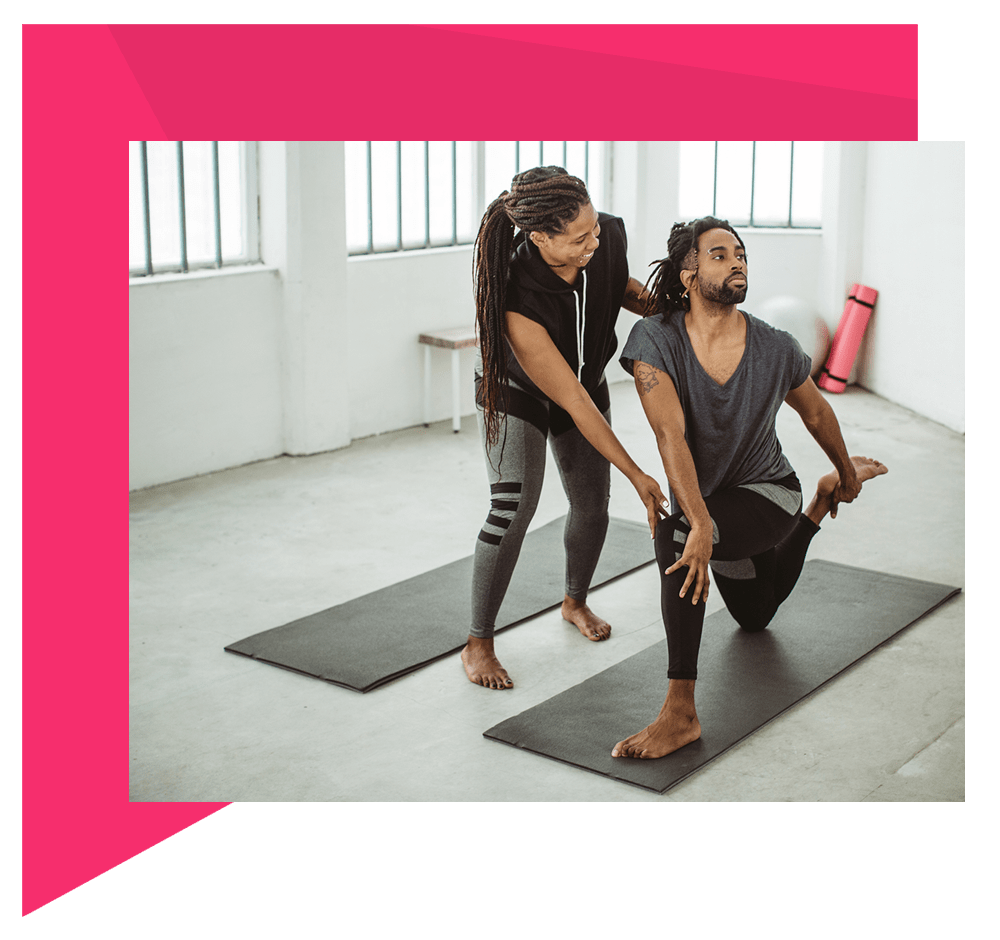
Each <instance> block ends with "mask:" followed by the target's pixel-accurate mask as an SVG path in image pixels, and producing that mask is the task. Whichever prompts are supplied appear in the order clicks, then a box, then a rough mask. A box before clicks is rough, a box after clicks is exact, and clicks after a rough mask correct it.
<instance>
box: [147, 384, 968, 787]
mask: <svg viewBox="0 0 1000 940" xmlns="http://www.w3.org/2000/svg"><path fill="white" fill-rule="evenodd" d="M829 398H830V400H831V402H832V403H833V405H834V408H835V410H836V411H837V414H838V416H839V418H840V421H841V425H842V427H843V430H844V437H845V439H846V441H847V444H848V449H849V450H850V451H851V452H852V453H861V454H866V455H868V456H872V457H877V458H878V459H880V460H882V461H883V462H884V463H886V464H887V465H888V466H889V467H890V473H889V475H888V476H886V477H883V478H880V479H878V480H876V481H873V482H872V483H871V484H869V485H868V486H866V487H865V490H864V492H863V494H862V496H861V497H860V499H859V500H858V501H857V502H855V503H854V504H853V505H850V506H846V507H844V508H843V510H842V512H841V513H840V516H839V518H838V519H836V520H832V521H831V520H827V522H826V524H825V525H824V527H823V530H822V532H821V533H820V534H819V535H818V536H817V537H816V539H815V540H814V541H813V544H812V548H811V551H810V557H811V558H826V559H829V560H831V561H839V562H844V563H847V564H854V565H863V566H865V567H869V568H873V569H878V570H882V571H887V572H893V573H897V574H901V575H907V576H910V577H915V578H923V579H927V580H931V581H937V582H943V583H947V584H954V585H960V586H964V583H965V582H964V576H965V575H964V568H965V566H964V538H965V533H964V468H965V463H964V444H965V441H964V436H963V435H961V434H957V433H955V432H952V431H949V430H948V429H946V428H944V427H942V426H940V425H938V424H935V423H934V422H932V421H928V420H926V419H923V418H920V417H918V416H916V415H914V414H912V413H911V412H909V411H907V410H905V409H903V408H900V407H898V406H895V405H893V404H890V403H888V402H886V401H884V400H883V399H880V398H878V397H876V396H874V395H871V394H869V393H868V392H865V391H862V390H860V389H857V388H854V387H852V388H850V389H849V390H848V391H847V392H846V393H845V394H843V395H837V396H833V395H831V396H829ZM612 410H613V414H614V419H613V423H614V426H615V430H616V432H617V433H618V435H619V437H620V438H621V440H622V441H623V443H624V444H625V447H626V448H627V449H628V450H629V452H630V453H631V454H632V456H633V457H634V458H635V460H636V462H637V463H639V465H640V466H642V467H643V468H644V469H646V470H647V471H648V472H650V473H652V474H654V475H655V476H657V477H658V479H660V480H661V484H665V480H664V477H663V473H662V468H661V466H660V464H659V460H658V457H657V454H656V450H655V446H654V443H653V440H652V435H651V433H650V432H649V429H648V426H647V425H646V423H645V419H644V417H643V415H642V412H641V408H640V406H639V404H638V400H637V399H636V396H635V392H634V390H633V388H632V386H631V384H630V383H628V384H618V385H614V386H612ZM778 431H779V436H780V438H781V441H782V445H783V447H784V449H785V451H786V453H787V454H788V455H789V458H790V459H791V461H792V463H793V465H794V466H795V468H796V470H797V472H798V474H799V477H800V479H801V480H802V481H803V488H804V489H805V488H806V487H808V486H810V485H812V484H814V482H815V480H816V479H817V478H818V477H819V476H820V475H821V474H822V473H824V472H826V470H827V469H828V462H827V460H826V458H825V457H824V455H823V454H822V452H821V451H820V449H819V447H818V446H817V445H816V444H815V443H814V442H813V441H812V439H811V438H810V437H809V436H808V434H807V433H806V432H805V431H804V429H803V428H802V426H801V423H800V422H799V421H798V418H797V417H796V416H795V414H794V413H793V412H792V411H791V410H790V409H787V408H785V409H782V413H781V415H780V416H779V423H778ZM612 474H613V476H612V498H611V512H612V515H616V516H619V517H623V518H628V519H634V520H637V521H642V520H643V519H644V511H643V509H642V506H641V504H640V503H639V501H638V499H637V498H636V497H635V494H634V491H633V490H632V488H631V487H630V486H629V484H628V482H627V481H626V480H625V479H624V477H622V476H621V475H620V474H617V472H616V471H612ZM928 480H934V481H937V482H938V484H940V481H949V483H948V488H947V489H945V490H942V489H941V488H940V486H937V487H936V490H935V496H934V498H933V499H930V498H929V494H928V489H927V481H928ZM486 506H487V488H486V476H485V471H484V469H483V466H482V458H481V453H480V446H479V441H478V437H477V435H476V430H475V420H474V418H472V417H469V418H466V419H464V420H463V424H462V432H461V433H460V434H453V433H452V431H451V422H450V421H442V422H438V423H436V424H434V425H432V426H431V427H429V428H423V427H416V428H410V429H407V430H404V431H397V432H393V433H390V434H385V435H381V436H378V437H373V438H367V439H364V440H360V441H357V442H355V443H354V444H352V445H351V446H350V447H348V448H345V449H343V450H339V451H334V452H330V453H326V454H320V455H316V456H312V457H305V458H288V457H282V458H277V459H274V460H269V461H265V462H261V463H256V464H251V465H248V466H245V467H239V468H236V469H233V470H226V471H222V472H219V473H214V474H211V475H208V476H204V477H198V478H194V479H190V480H184V481H181V482H178V483H170V484H166V485H163V486H158V487H153V488H150V489H147V490H141V491H138V492H135V493H133V494H131V498H130V517H131V643H130V684H131V696H130V724H131V754H130V768H131V773H130V789H129V793H130V798H131V799H132V800H140V801H145V800H149V801H163V800H183V801H366V802H368V801H629V802H650V801H668V802H721V801H726V802H735V801H753V802H789V801H801V802H827V801H836V802H858V801H860V802H903V801H905V802H915V801H916V802H926V801H945V802H955V801H964V799H965V732H964V727H965V726H964V715H965V693H964V685H965V683H964V627H965V617H964V613H965V597H964V594H962V595H960V596H959V597H957V598H955V599H953V600H951V601H949V602H947V603H946V604H945V605H944V606H943V607H942V608H940V609H939V610H937V611H935V612H934V613H932V614H930V615H928V616H926V617H925V618H923V619H922V620H920V621H919V622H918V623H916V624H915V625H913V626H912V627H910V628H908V629H907V630H906V631H904V633H903V634H902V635H901V636H899V637H897V638H896V639H894V640H892V641H891V642H889V643H887V644H886V645H885V646H883V647H881V648H879V649H877V650H875V651H874V652H873V653H871V654H870V655H869V656H867V657H866V658H865V659H864V660H862V661H861V662H860V663H857V664H856V665H855V666H853V667H851V668H850V669H849V670H847V671H846V672H845V673H844V674H842V675H841V676H839V677H838V678H836V679H835V680H833V681H832V682H830V683H829V684H827V685H826V686H825V687H823V688H822V689H821V690H819V691H818V692H815V693H813V694H812V695H811V696H810V697H808V698H807V699H806V700H805V701H803V702H801V703H799V704H798V705H797V706H795V707H794V708H792V709H790V710H789V711H788V712H786V713H785V714H783V715H781V716H780V717H779V718H777V719H776V720H774V721H772V722H771V723H770V724H768V725H767V726H766V727H764V728H762V729H761V730H759V731H758V732H756V733H755V734H753V735H751V736H750V737H749V738H748V739H746V740H745V741H743V742H742V743H740V744H739V745H737V746H736V747H734V748H732V749H731V750H730V751H728V752H727V753H725V754H724V755H722V756H721V757H720V758H718V759H717V760H715V761H714V762H712V763H711V764H709V765H708V766H706V767H705V768H704V769H702V770H701V771H699V772H698V773H696V774H694V775H693V776H692V777H690V778H688V779H687V780H686V781H684V782H683V783H681V784H679V785H678V786H677V787H675V788H674V789H672V790H669V791H668V792H667V793H666V794H664V795H663V796H658V795H656V794H653V793H649V792H647V791H644V790H640V789H638V788H635V787H631V786H629V785H627V784H623V783H620V782H616V781H612V780H609V779H606V778H604V777H600V776H597V775H595V774H591V773H587V772H585V771H581V770H577V769H574V768H572V767H570V766H567V765H564V764H560V763H557V762H556V761H552V760H547V759H545V758H543V757H539V756H537V755H533V754H529V753H526V752H523V751H519V750H516V749H514V748H511V747H507V746H505V745H502V744H499V743H497V742H493V741H489V740H487V739H485V738H484V737H483V736H482V732H483V731H484V730H486V729H487V728H489V727H491V726H492V725H494V724H496V723H497V722H498V721H501V720H502V719H504V718H507V717H509V716H511V715H514V714H517V713H519V712H521V711H523V710H525V709H527V708H529V707H531V706H532V705H535V704H537V703H538V702H541V701H544V700H545V699H547V698H549V697H551V696H552V695H554V694H556V693H558V692H560V691H562V690H563V689H566V688H569V687H570V686H572V685H575V684H576V683H578V682H580V681H582V680H583V679H585V678H587V677H588V676H591V675H594V674H595V673H597V672H600V671H601V670H603V669H605V668H607V667H608V666H610V665H612V664H614V663H616V662H619V661H620V660H622V659H625V658H627V657H628V656H631V655H632V654H633V653H635V652H637V651H638V650H640V649H644V648H646V647H647V646H650V645H652V644H654V643H656V642H658V641H659V640H660V639H662V637H663V627H662V624H661V621H660V616H659V599H658V583H657V578H656V574H655V572H654V570H653V568H652V567H646V568H644V569H642V570H640V571H638V572H636V573H634V574H632V575H629V576H627V577H624V578H622V579H620V580H618V581H617V582H614V583H613V584H610V585H608V586H606V587H604V588H600V589H598V590H595V591H593V592H592V594H591V598H590V603H591V606H592V607H593V608H594V609H595V610H596V611H598V612H599V613H600V614H602V615H603V616H605V617H606V618H607V619H608V620H609V621H610V622H611V623H612V625H613V627H614V633H613V635H612V638H611V639H610V640H609V641H607V642H605V643H591V642H588V641H585V640H584V639H583V638H581V637H580V636H579V634H578V633H577V632H576V630H575V629H574V628H572V627H570V626H569V625H568V624H566V623H564V622H563V621H562V620H561V618H560V617H559V614H558V610H556V611H553V612H551V613H547V614H543V615H540V616H538V617H536V618H535V619H533V620H531V621H528V622H526V623H524V624H522V625H520V626H518V627H515V628H514V629H512V630H510V631H508V632H506V633H504V634H502V635H501V636H500V637H498V640H497V649H498V652H499V655H500V657H501V660H502V661H503V663H504V665H505V666H506V667H507V669H508V670H509V672H510V673H511V675H512V676H513V678H514V680H515V682H516V688H515V689H514V690H512V691H505V692H493V691H488V690H486V689H483V688H480V687H478V686H474V685H472V684H471V683H469V682H468V681H467V680H466V678H465V675H464V672H463V670H462V666H461V663H460V661H459V659H458V655H457V654H455V655H453V656H449V657H447V658H445V659H443V660H441V661H439V662H437V663H434V664H432V665H430V666H428V667H426V668H424V669H421V670H419V671H418V672H416V673H414V674H412V675H409V676H405V677H403V678H401V679H398V680H396V681H394V682H392V683H390V684H388V685H386V686H383V687H382V688H379V689H376V690H374V691H372V692H369V693H368V694H365V695H362V694H359V693H357V692H353V691H349V690H347V689H342V688H339V687H337V686H333V685H330V684H328V683H325V682H322V681H319V680H316V679H311V678H308V677H305V676H300V675H297V674H295V673H292V672H288V671H286V670H282V669H278V668H274V667H271V666H267V665H263V664H260V663H257V662H254V661H252V660H250V659H246V658H244V657H241V656H236V655H233V654H230V653H226V652H224V651H223V647H225V646H226V644H228V643H230V642H232V641H234V640H237V639H241V638H243V637H245V636H248V635H250V634H252V633H257V632H259V631H261V630H265V629H267V628H269V627H273V626H277V625H279V624H282V623H286V622H288V621H290V620H294V619H295V618H297V617H301V616H304V615H306V614H310V613H314V612H315V611H318V610H321V609H323V608H326V607H330V606H332V605H334V604H338V603H341V602H343V601H346V600H349V599H351V598H353V597H357V596H360V595H362V594H365V593H367V592H369V591H373V590H376V589H378V588H380V587H384V586H385V585H388V584H392V583H395V582H397V581H400V580H402V579H404V578H408V577H410V576H412V575H415V574H418V573H420V572H421V571H425V570H428V569H430V568H434V567H437V566H438V565H442V564H445V563H446V562H449V561H452V560H454V559H456V558H460V557H463V556H465V555H467V554H469V553H471V551H472V549H473V546H474V542H475V538H476V534H477V532H478V529H479V527H480V525H481V523H482V519H483V518H484V517H485V512H486ZM564 512H565V499H564V496H563V494H562V490H561V487H560V484H559V480H558V474H557V473H556V472H555V470H554V468H553V467H552V465H551V461H550V465H549V473H548V476H547V479H546V483H545V488H544V491H543V494H542V499H541V502H540V504H539V507H538V511H537V514H536V516H535V520H534V523H533V527H535V526H538V525H541V524H544V523H545V522H548V521H550V520H551V519H553V518H556V517H558V516H561V515H562V514H563V513H564ZM556 600H557V599H554V602H555V601H556ZM720 606H721V601H720V599H719V596H718V592H717V591H715V592H713V595H712V599H711V601H710V603H709V606H708V612H709V613H711V612H713V611H714V610H716V609H718V608H719V607H720ZM665 671H666V669H665V664H664V672H665ZM665 682H666V680H665V679H664V683H665ZM664 691H665V685H664V688H657V689H650V690H649V713H650V718H652V717H653V716H654V715H655V713H656V711H657V710H658V708H659V705H660V703H661V702H662V697H663V693H664ZM637 730H639V729H637V728H631V727H628V728H626V727H623V728H622V729H621V731H622V737H624V736H625V735H627V734H629V733H631V732H633V731H637ZM613 744H614V741H609V742H608V747H609V748H610V747H611V746H612V745H613Z"/></svg>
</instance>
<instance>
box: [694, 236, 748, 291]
mask: <svg viewBox="0 0 1000 940" xmlns="http://www.w3.org/2000/svg"><path fill="white" fill-rule="evenodd" d="M697 270H698V290H699V291H700V293H701V296H702V297H704V298H705V300H708V301H711V302H712V303H717V304H726V305H729V304H741V303H743V301H744V300H745V299H746V296H747V259H746V252H745V251H744V250H743V246H742V245H741V244H740V243H739V241H738V240H737V238H736V236H735V235H733V233H732V232H727V231H726V230H725V229H724V228H713V229H710V230H709V231H707V232H704V233H702V235H701V237H700V238H699V239H698V268H697Z"/></svg>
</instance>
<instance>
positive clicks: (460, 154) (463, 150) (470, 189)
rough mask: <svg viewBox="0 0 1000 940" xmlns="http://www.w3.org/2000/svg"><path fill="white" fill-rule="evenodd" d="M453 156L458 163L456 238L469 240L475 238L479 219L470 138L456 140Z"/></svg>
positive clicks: (473, 159)
mask: <svg viewBox="0 0 1000 940" xmlns="http://www.w3.org/2000/svg"><path fill="white" fill-rule="evenodd" d="M455 156H456V160H457V164H458V183H457V185H456V187H455V191H456V194H457V197H458V240H459V241H460V242H471V241H474V240H475V237H476V232H478V231H479V219H477V218H476V217H475V215H476V209H475V202H476V174H475V166H476V162H475V161H476V148H475V144H474V143H473V142H472V141H471V140H459V141H457V142H456V154H455ZM488 196H489V192H488V191H487V197H488Z"/></svg>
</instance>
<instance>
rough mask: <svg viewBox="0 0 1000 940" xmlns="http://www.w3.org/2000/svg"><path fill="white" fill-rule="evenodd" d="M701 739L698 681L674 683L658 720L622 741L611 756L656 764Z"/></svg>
mask: <svg viewBox="0 0 1000 940" xmlns="http://www.w3.org/2000/svg"><path fill="white" fill-rule="evenodd" d="M700 737H701V724H700V723H699V721H698V715H697V713H696V712H695V710H694V680H693V679H691V680H687V679H671V681H670V688H669V690H668V691H667V698H666V701H665V702H664V703H663V707H662V708H661V709H660V714H659V715H657V716H656V720H655V721H654V722H653V723H652V724H650V725H647V726H646V727H645V728H643V729H642V731H640V732H639V733H638V734H633V735H631V737H628V738H626V739H625V740H624V741H619V742H618V743H617V744H616V745H615V746H614V748H613V749H612V751H611V756H612V757H638V758H641V759H643V760H655V759H656V758H657V757H666V756H667V754H672V753H673V752H674V751H676V750H679V749H680V748H682V747H684V745H685V744H690V743H691V742H692V741H697V740H698V738H700Z"/></svg>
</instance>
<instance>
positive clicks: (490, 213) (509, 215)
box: [472, 166, 590, 447]
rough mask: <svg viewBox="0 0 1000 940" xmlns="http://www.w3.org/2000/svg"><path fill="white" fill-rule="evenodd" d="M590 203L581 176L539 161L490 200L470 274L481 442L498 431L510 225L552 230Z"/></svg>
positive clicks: (496, 435)
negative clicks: (482, 421)
mask: <svg viewBox="0 0 1000 940" xmlns="http://www.w3.org/2000/svg"><path fill="white" fill-rule="evenodd" d="M589 202H590V196H589V194H588V193H587V187H586V185H585V184H584V182H583V180H580V179H577V178H576V177H575V176H570V175H569V174H568V173H567V172H566V171H565V170H564V169H563V168H562V167H561V166H539V167H535V168H534V169H532V170H526V171H525V172H524V173H518V174H517V176H515V177H514V179H513V180H512V181H511V184H510V190H509V191H504V192H502V193H501V194H500V195H499V196H498V197H497V198H496V199H494V200H493V202H492V203H490V206H489V208H488V209H487V210H486V214H485V215H484V216H483V221H482V223H481V224H480V226H479V234H478V235H477V236H476V244H475V250H474V252H473V260H472V264H473V279H474V281H475V296H476V330H477V332H478V334H479V351H480V354H481V355H482V358H483V382H482V386H481V389H480V403H481V404H482V406H483V416H484V419H485V423H486V446H487V447H492V446H493V445H494V444H496V442H497V440H498V439H499V436H500V424H501V422H502V421H503V417H504V415H505V414H506V398H507V378H508V376H507V345H506V342H505V339H506V336H507V318H506V315H505V314H506V295H507V274H508V272H509V271H510V262H511V253H512V251H513V247H514V229H515V227H517V228H519V229H520V230H521V231H522V232H523V233H524V235H525V237H527V236H528V234H529V233H531V232H542V233H544V234H546V235H557V234H559V233H561V232H562V231H564V230H565V228H566V223H567V222H572V221H573V220H574V219H575V218H576V217H577V216H578V215H579V214H580V209H581V208H582V207H583V206H585V205H587V204H588V203H589Z"/></svg>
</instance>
